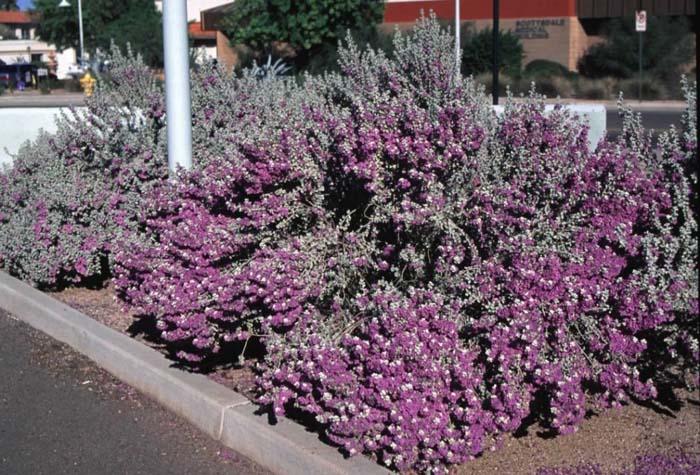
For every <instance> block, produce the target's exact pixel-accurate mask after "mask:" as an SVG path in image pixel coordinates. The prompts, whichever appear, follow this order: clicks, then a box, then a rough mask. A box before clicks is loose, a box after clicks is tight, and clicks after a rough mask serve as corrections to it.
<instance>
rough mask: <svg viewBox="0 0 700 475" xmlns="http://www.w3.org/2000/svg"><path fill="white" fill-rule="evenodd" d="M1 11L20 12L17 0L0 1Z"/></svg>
mask: <svg viewBox="0 0 700 475" xmlns="http://www.w3.org/2000/svg"><path fill="white" fill-rule="evenodd" d="M0 10H6V11H10V10H19V7H18V6H17V0H0Z"/></svg>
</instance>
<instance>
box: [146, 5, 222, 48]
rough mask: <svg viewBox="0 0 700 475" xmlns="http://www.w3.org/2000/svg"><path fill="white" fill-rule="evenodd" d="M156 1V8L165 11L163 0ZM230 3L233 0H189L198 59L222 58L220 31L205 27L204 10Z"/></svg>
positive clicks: (190, 34) (189, 21)
mask: <svg viewBox="0 0 700 475" xmlns="http://www.w3.org/2000/svg"><path fill="white" fill-rule="evenodd" d="M155 2H156V8H157V9H158V10H159V11H163V0H155ZM229 3H231V0H187V21H188V33H189V38H190V41H191V42H192V47H193V49H194V53H195V56H196V58H197V60H204V59H217V60H220V59H221V55H222V52H221V48H220V47H219V40H218V35H220V33H219V32H217V31H216V30H215V29H206V28H205V25H204V23H203V20H202V16H203V15H202V12H204V11H205V10H209V9H212V8H217V7H219V6H221V5H225V4H229ZM227 52H228V51H227Z"/></svg>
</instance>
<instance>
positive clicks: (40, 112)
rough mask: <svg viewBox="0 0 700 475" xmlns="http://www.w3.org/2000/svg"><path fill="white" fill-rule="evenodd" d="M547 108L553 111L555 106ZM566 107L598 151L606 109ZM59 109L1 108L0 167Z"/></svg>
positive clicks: (48, 125)
mask: <svg viewBox="0 0 700 475" xmlns="http://www.w3.org/2000/svg"><path fill="white" fill-rule="evenodd" d="M546 107H547V109H548V110H551V109H552V108H553V107H554V106H551V105H548V106H546ZM565 107H567V108H568V109H569V110H571V111H572V112H573V113H574V114H577V115H579V116H580V117H581V118H582V120H583V121H584V122H585V123H587V124H588V125H589V127H590V130H589V132H588V142H589V143H588V146H589V148H590V149H591V150H593V149H595V147H596V146H597V145H598V142H599V141H600V140H601V139H602V138H603V137H604V136H605V133H606V130H607V126H606V116H605V106H602V105H577V104H574V105H566V106H565ZM78 109H83V108H78ZM60 110H61V108H58V107H22V108H20V107H18V108H0V124H2V127H0V164H3V163H10V162H11V161H12V155H14V154H16V153H17V151H18V150H19V147H20V145H22V144H23V143H24V142H26V141H27V140H34V139H35V138H36V137H37V136H38V135H39V130H40V129H44V130H46V131H47V132H54V131H55V130H56V123H55V119H56V116H57V115H58V114H59V111H60ZM494 110H495V111H496V113H497V114H501V113H503V106H494Z"/></svg>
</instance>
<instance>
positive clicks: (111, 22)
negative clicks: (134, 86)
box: [34, 0, 163, 66]
mask: <svg viewBox="0 0 700 475" xmlns="http://www.w3.org/2000/svg"><path fill="white" fill-rule="evenodd" d="M58 3H59V2H58V1H57V0H34V9H35V11H36V12H38V13H39V14H40V15H41V22H40V23H39V25H38V27H37V34H38V36H39V38H41V39H42V40H44V41H46V42H48V43H52V44H55V45H56V46H57V47H58V48H61V49H64V48H69V47H72V48H76V49H77V48H78V45H79V35H78V6H77V5H78V2H77V0H73V1H71V6H70V8H59V7H58ZM82 7H83V36H84V43H85V51H86V52H89V53H94V52H95V51H96V50H97V49H100V50H103V51H104V50H108V49H109V47H110V45H111V43H112V42H114V44H116V45H117V46H119V47H120V48H122V49H123V48H125V47H126V45H127V43H128V44H130V45H131V49H132V50H133V51H134V52H135V53H139V54H141V55H142V56H143V58H144V61H145V62H146V63H147V64H149V65H152V66H155V65H160V64H162V61H163V34H162V17H161V14H160V12H159V11H158V10H157V9H156V7H155V3H154V2H153V0H124V1H119V2H114V1H112V0H91V1H89V2H83V4H82Z"/></svg>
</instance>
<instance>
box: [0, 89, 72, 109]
mask: <svg viewBox="0 0 700 475" xmlns="http://www.w3.org/2000/svg"><path fill="white" fill-rule="evenodd" d="M83 105H85V97H84V96H83V94H82V93H66V92H64V91H61V90H59V91H54V92H52V93H51V94H40V93H38V92H37V91H26V92H14V93H9V92H8V93H5V94H3V95H2V96H0V108H3V107H67V106H83Z"/></svg>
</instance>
